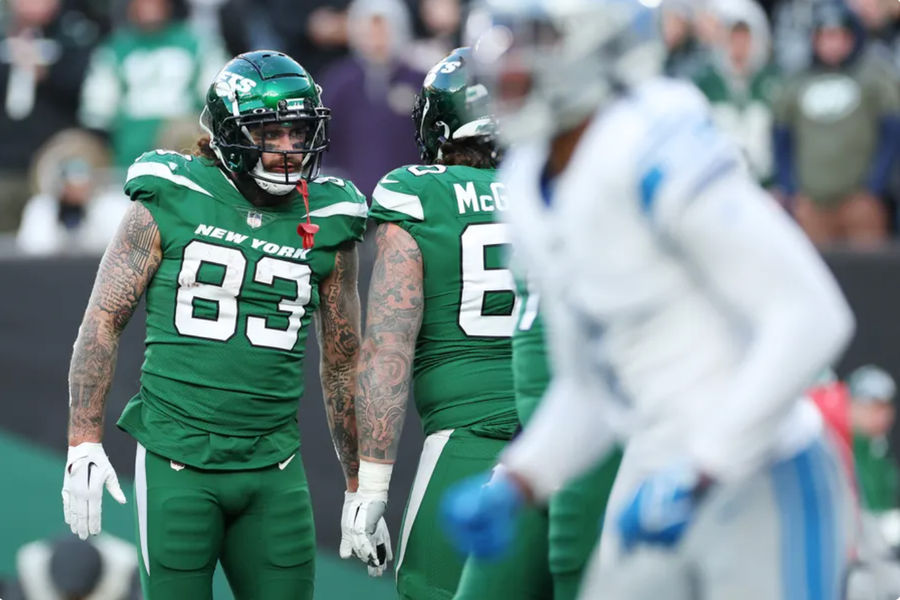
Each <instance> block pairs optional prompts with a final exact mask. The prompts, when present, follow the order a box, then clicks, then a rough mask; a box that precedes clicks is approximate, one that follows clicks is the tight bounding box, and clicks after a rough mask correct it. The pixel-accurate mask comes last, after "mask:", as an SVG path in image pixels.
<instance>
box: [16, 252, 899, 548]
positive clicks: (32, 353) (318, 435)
mask: <svg viewBox="0 0 900 600" xmlns="http://www.w3.org/2000/svg"><path fill="white" fill-rule="evenodd" d="M367 255H369V253H365V252H364V253H363V256H367ZM828 258H829V263H830V264H831V266H832V268H833V270H834V272H835V273H836V275H837V277H838V279H839V280H840V281H841V283H842V285H843V287H844V290H845V293H846V294H847V297H848V298H849V300H850V303H851V304H852V305H853V308H854V311H855V312H856V315H857V320H858V333H857V335H856V338H855V339H854V341H853V343H852V345H851V346H850V348H849V350H848V351H847V353H846V355H845V357H844V359H843V361H842V362H841V365H840V369H839V370H840V372H841V373H846V372H847V371H848V370H849V369H851V368H853V367H855V366H858V365H860V364H863V363H865V362H875V363H878V364H880V365H882V366H884V367H886V368H887V369H888V370H889V371H890V372H891V373H892V374H894V375H895V376H897V375H900V352H898V348H900V319H898V318H897V316H896V314H895V311H897V310H898V307H900V249H896V250H892V251H890V252H886V253H879V254H857V253H834V254H830V255H829V257H828ZM363 263H364V264H362V265H361V269H360V272H361V277H362V278H363V281H362V282H361V292H362V297H363V299H365V290H366V282H367V276H368V273H369V272H370V265H369V264H366V261H365V260H364V261H363ZM96 266H97V260H96V259H66V260H58V259H57V260H52V261H45V260H14V261H13V260H8V261H0V282H2V283H0V286H2V287H0V289H2V293H0V427H2V428H3V429H5V430H8V431H11V432H13V433H17V434H19V435H22V436H25V437H27V438H29V439H30V440H32V441H35V442H38V443H41V444H44V445H46V446H48V447H51V448H53V449H55V450H56V451H58V452H59V453H60V455H62V454H63V453H64V452H65V449H66V437H65V435H66V434H65V432H66V414H67V412H66V411H67V409H66V403H67V389H66V372H67V368H68V361H69V358H70V356H71V352H72V342H73V341H74V340H75V335H76V333H77V329H78V324H79V322H80V320H81V315H82V313H83V311H84V307H85V305H86V303H87V299H88V296H89V294H90V286H91V282H92V281H93V276H94V272H95V270H96ZM142 321H143V309H142V308H141V309H139V312H138V313H137V314H136V315H135V318H134V319H133V322H132V323H131V325H130V326H129V327H128V329H127V330H126V332H125V334H124V336H123V338H122V342H121V347H120V352H119V362H118V367H117V370H116V378H115V382H114V384H113V388H112V392H111V394H110V397H109V402H108V407H107V417H108V418H107V423H106V437H105V441H104V443H105V447H106V451H107V453H108V454H109V456H110V459H111V460H112V463H113V465H114V466H115V467H116V469H117V470H118V472H119V473H120V474H122V475H127V476H129V477H130V476H131V475H132V473H133V470H134V465H133V461H134V441H133V440H132V439H131V438H130V437H128V436H127V435H125V434H123V433H122V432H120V431H119V430H118V429H116V428H115V425H114V423H115V420H116V418H117V417H118V415H119V413H120V412H121V410H122V407H123V406H124V404H125V402H126V401H127V400H128V398H130V397H131V395H132V394H134V392H135V391H136V389H137V381H138V373H139V369H140V364H141V360H142V356H143V334H144V330H143V323H142ZM308 348H309V359H308V362H307V368H306V377H307V380H308V381H310V382H312V383H311V384H310V385H308V386H307V397H306V398H304V399H303V401H302V402H301V406H300V412H299V422H300V429H301V435H302V439H303V447H302V454H303V459H304V463H305V464H306V469H307V472H308V475H309V481H310V488H311V491H312V496H313V503H314V507H315V510H316V527H317V533H318V536H319V541H320V543H322V544H325V545H328V546H333V547H334V546H336V545H337V542H338V539H339V519H340V510H341V504H342V502H343V496H342V493H341V492H342V490H343V480H342V477H341V474H340V469H339V467H338V463H337V458H336V457H335V454H334V450H333V448H332V446H331V441H330V438H329V435H328V430H327V426H326V423H325V415H324V412H323V409H322V398H321V392H320V389H319V387H318V385H317V382H318V374H317V365H318V350H317V346H316V344H315V341H314V339H311V340H310V343H309V346H308ZM421 438H422V435H421V431H420V426H419V422H418V419H417V418H416V417H415V411H414V410H410V411H409V419H408V420H407V424H406V428H405V432H404V437H403V440H402V442H401V445H400V459H399V460H398V464H397V468H396V470H395V475H394V480H393V482H392V486H391V487H392V488H393V489H394V490H395V492H394V493H393V494H392V497H391V503H390V505H389V509H388V519H389V524H390V526H391V531H392V532H394V535H395V536H396V535H397V534H398V533H399V525H400V517H401V513H402V508H403V504H404V503H405V501H406V495H407V493H408V491H409V488H410V485H411V482H412V478H413V475H414V473H415V467H416V462H417V456H418V450H419V448H420V447H421ZM895 441H896V440H895ZM895 447H900V446H895ZM8 458H9V457H0V474H2V464H3V461H4V460H6V459H8ZM60 475H62V473H60ZM61 483H62V482H61V477H60V484H61ZM60 518H61V516H60Z"/></svg>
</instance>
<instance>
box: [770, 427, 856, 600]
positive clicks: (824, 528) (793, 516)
mask: <svg viewBox="0 0 900 600" xmlns="http://www.w3.org/2000/svg"><path fill="white" fill-rule="evenodd" d="M834 468H835V467H834V463H833V461H832V459H831V457H830V456H829V454H828V451H827V450H826V448H825V446H824V443H823V442H821V441H818V442H816V443H814V444H813V445H812V446H811V447H810V448H808V449H807V450H805V451H803V452H801V453H800V454H798V455H797V456H795V457H793V458H791V459H788V460H784V461H781V462H779V463H777V464H775V465H773V466H772V469H771V473H772V483H773V486H774V488H775V495H776V499H777V503H778V508H779V512H780V521H781V561H782V587H783V590H782V594H783V597H784V598H789V599H790V600H838V598H839V586H840V581H841V579H842V578H841V574H840V573H836V563H837V562H838V560H837V558H838V552H839V551H840V550H839V549H840V548H841V547H842V546H841V545H840V543H839V542H840V540H839V534H838V527H839V519H840V515H839V512H838V510H837V505H838V504H839V503H838V502H836V501H835V500H836V498H837V495H836V494H838V493H839V492H838V488H837V486H836V485H835V481H834Z"/></svg>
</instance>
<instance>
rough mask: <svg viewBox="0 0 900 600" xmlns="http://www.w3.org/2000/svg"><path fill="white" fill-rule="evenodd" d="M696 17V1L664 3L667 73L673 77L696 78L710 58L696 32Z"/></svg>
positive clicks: (668, 1) (663, 16)
mask: <svg viewBox="0 0 900 600" xmlns="http://www.w3.org/2000/svg"><path fill="white" fill-rule="evenodd" d="M696 17H697V13H696V11H695V2H694V0H664V1H663V3H662V34H663V41H664V42H665V45H666V62H665V73H666V75H669V76H670V77H677V78H679V79H688V80H694V79H696V78H697V76H698V75H699V74H700V72H701V71H702V70H703V69H704V68H705V66H706V63H707V61H708V60H709V57H708V55H707V53H706V50H705V49H704V48H703V46H702V45H701V44H700V42H699V40H698V39H697V36H696V35H695V31H694V19H695V18H696Z"/></svg>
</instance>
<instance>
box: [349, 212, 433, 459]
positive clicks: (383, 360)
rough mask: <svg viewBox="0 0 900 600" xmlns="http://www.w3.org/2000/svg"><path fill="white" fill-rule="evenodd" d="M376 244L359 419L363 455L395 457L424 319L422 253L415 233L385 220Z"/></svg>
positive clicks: (361, 452)
mask: <svg viewBox="0 0 900 600" xmlns="http://www.w3.org/2000/svg"><path fill="white" fill-rule="evenodd" d="M375 243H376V246H377V255H376V258H375V266H374V268H373V271H372V283H371V284H370V286H369V303H368V311H367V313H366V335H365V338H364V339H363V345H362V351H361V352H360V362H359V375H358V378H359V383H358V387H359V392H358V394H357V398H356V418H357V422H358V424H359V454H360V456H361V457H362V458H365V459H366V460H372V461H376V462H393V461H394V460H395V459H396V457H397V444H398V443H399V441H400V431H401V430H402V429H403V421H404V419H405V417H406V403H407V400H408V398H409V385H410V377H411V375H412V364H413V357H414V355H415V349H416V338H417V337H418V335H419V327H420V326H421V324H422V310H423V291H422V286H423V284H422V277H423V270H422V255H421V253H420V252H419V247H418V245H417V244H416V242H415V240H413V238H412V236H410V235H409V234H408V233H407V232H406V231H404V230H403V229H401V228H400V227H398V226H396V225H380V226H379V227H378V229H377V230H376V232H375Z"/></svg>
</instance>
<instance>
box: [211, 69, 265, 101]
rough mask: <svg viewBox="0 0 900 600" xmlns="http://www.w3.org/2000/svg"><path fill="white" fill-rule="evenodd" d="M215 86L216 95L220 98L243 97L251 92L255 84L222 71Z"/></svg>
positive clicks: (241, 76) (235, 74)
mask: <svg viewBox="0 0 900 600" xmlns="http://www.w3.org/2000/svg"><path fill="white" fill-rule="evenodd" d="M216 84H217V85H216V93H217V94H219V95H220V96H230V95H234V96H237V95H242V96H243V95H246V94H249V93H250V92H252V91H253V88H255V87H256V82H255V81H253V80H252V79H249V78H247V77H244V76H243V75H238V74H237V73H229V72H228V71H222V73H221V74H220V75H219V78H218V79H217V80H216Z"/></svg>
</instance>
